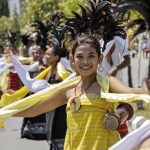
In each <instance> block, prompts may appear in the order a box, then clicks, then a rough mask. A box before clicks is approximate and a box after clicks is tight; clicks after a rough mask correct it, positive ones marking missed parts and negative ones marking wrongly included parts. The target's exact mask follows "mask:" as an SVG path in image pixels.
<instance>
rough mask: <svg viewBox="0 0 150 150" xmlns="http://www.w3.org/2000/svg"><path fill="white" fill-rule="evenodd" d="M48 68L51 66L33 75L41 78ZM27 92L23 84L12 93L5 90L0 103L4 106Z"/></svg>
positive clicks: (48, 70)
mask: <svg viewBox="0 0 150 150" xmlns="http://www.w3.org/2000/svg"><path fill="white" fill-rule="evenodd" d="M50 70H51V67H48V68H47V69H45V70H44V71H42V72H41V73H40V74H38V75H37V76H36V77H35V79H43V78H44V77H45V76H46V75H47V73H48V72H50ZM28 93H29V90H28V88H27V87H25V86H23V87H22V88H21V89H19V90H18V91H16V92H15V93H13V94H10V93H8V92H7V91H5V92H4V93H3V95H2V97H1V101H0V105H2V106H4V105H8V104H10V103H13V102H15V101H17V100H20V99H22V98H23V97H24V96H26V95H27V94H28Z"/></svg>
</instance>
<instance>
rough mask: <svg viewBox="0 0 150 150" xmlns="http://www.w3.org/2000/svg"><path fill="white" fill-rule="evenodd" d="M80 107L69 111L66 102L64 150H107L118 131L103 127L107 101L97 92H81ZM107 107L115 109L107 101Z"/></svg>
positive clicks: (115, 138)
mask: <svg viewBox="0 0 150 150" xmlns="http://www.w3.org/2000/svg"><path fill="white" fill-rule="evenodd" d="M80 103H81V107H80V109H79V110H78V111H77V112H71V110H70V107H69V105H70V104H69V102H68V104H67V133H66V139H65V148H64V150H108V148H109V147H111V146H112V145H113V144H114V143H116V142H117V141H118V140H119V135H118V132H117V131H116V130H115V131H108V130H106V129H105V128H104V117H105V112H106V107H107V104H108V102H106V100H104V99H101V97H100V95H97V94H91V93H88V94H83V95H82V96H81V97H80ZM109 109H110V110H111V111H113V110H114V109H115V106H114V103H109Z"/></svg>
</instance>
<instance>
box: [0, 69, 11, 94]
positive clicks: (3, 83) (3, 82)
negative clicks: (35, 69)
mask: <svg viewBox="0 0 150 150" xmlns="http://www.w3.org/2000/svg"><path fill="white" fill-rule="evenodd" d="M9 72H10V69H7V70H6V71H5V72H4V73H3V74H2V75H1V76H0V87H1V89H2V90H3V91H5V90H6V89H7V75H8V73H9Z"/></svg>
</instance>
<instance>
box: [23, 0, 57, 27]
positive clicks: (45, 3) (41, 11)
mask: <svg viewBox="0 0 150 150" xmlns="http://www.w3.org/2000/svg"><path fill="white" fill-rule="evenodd" d="M58 3H59V0H42V1H41V0H36V1H35V0H30V1H29V2H28V3H25V2H24V3H23V13H22V20H23V21H22V24H23V25H25V24H29V23H30V22H31V21H33V20H36V19H37V20H43V19H44V18H45V16H46V14H48V13H51V12H53V11H54V10H56V9H58Z"/></svg>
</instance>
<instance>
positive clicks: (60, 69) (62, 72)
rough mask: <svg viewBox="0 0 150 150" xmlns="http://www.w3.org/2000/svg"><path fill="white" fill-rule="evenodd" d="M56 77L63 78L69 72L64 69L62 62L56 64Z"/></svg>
mask: <svg viewBox="0 0 150 150" xmlns="http://www.w3.org/2000/svg"><path fill="white" fill-rule="evenodd" d="M57 72H58V79H59V78H60V80H65V79H66V78H67V77H68V76H69V75H70V74H71V73H70V72H69V71H67V70H66V68H65V67H64V65H63V64H61V63H58V64H57Z"/></svg>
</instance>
